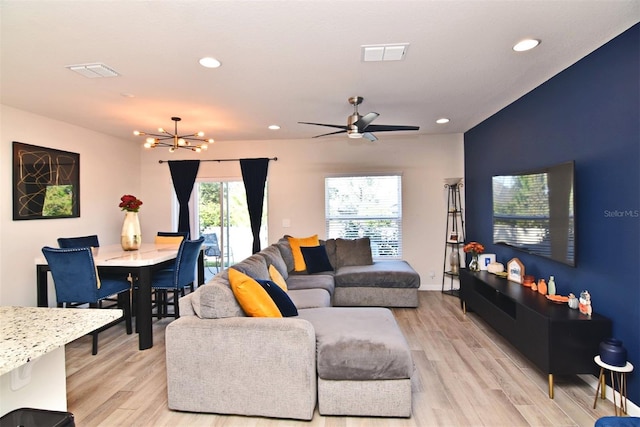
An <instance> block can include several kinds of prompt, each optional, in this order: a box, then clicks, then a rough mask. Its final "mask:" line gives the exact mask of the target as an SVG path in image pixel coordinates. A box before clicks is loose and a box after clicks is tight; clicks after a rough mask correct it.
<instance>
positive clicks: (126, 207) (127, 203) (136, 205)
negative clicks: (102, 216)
mask: <svg viewBox="0 0 640 427" xmlns="http://www.w3.org/2000/svg"><path fill="white" fill-rule="evenodd" d="M120 200H121V202H120V204H119V205H118V207H119V208H122V210H123V211H127V212H138V209H140V206H142V200H140V199H138V198H137V197H136V196H132V195H131V194H125V195H124V196H122V197H120Z"/></svg>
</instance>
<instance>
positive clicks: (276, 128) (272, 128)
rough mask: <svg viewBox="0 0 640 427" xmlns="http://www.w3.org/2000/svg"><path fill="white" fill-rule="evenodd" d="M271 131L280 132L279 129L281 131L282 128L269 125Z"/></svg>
mask: <svg viewBox="0 0 640 427" xmlns="http://www.w3.org/2000/svg"><path fill="white" fill-rule="evenodd" d="M269 129H271V130H278V129H280V126H278V125H269Z"/></svg>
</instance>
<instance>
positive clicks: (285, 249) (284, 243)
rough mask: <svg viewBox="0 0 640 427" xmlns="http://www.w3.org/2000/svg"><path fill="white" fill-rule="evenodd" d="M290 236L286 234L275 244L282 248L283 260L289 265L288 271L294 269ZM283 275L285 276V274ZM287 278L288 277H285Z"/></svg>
mask: <svg viewBox="0 0 640 427" xmlns="http://www.w3.org/2000/svg"><path fill="white" fill-rule="evenodd" d="M288 237H289V236H284V237H283V238H281V239H280V240H278V241H277V242H276V243H275V245H276V246H277V247H278V249H279V250H280V255H282V260H283V261H284V263H285V265H286V266H287V272H291V271H293V267H294V265H293V252H291V245H290V244H289V239H288ZM283 277H285V276H284V275H283ZM285 279H287V277H285Z"/></svg>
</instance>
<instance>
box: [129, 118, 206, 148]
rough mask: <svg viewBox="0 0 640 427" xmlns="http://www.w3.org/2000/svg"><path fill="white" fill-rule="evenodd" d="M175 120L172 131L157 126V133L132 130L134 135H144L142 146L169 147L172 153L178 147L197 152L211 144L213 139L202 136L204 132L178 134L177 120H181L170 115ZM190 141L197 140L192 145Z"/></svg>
mask: <svg viewBox="0 0 640 427" xmlns="http://www.w3.org/2000/svg"><path fill="white" fill-rule="evenodd" d="M171 120H173V121H174V122H175V127H174V131H173V133H169V132H167V131H166V130H164V129H163V128H158V132H159V133H147V132H140V131H137V130H134V131H133V134H134V135H136V136H140V135H142V136H146V137H147V139H146V141H145V143H144V148H156V147H169V152H171V153H173V152H174V151H176V150H177V149H178V148H186V149H188V150H191V151H195V152H197V153H199V152H201V151H202V150H206V149H207V148H208V146H209V145H208V144H213V139H211V138H210V139H205V138H203V136H204V132H198V133H194V134H191V135H178V122H179V121H180V120H182V119H181V118H180V117H171ZM192 142H198V144H196V145H194V144H192Z"/></svg>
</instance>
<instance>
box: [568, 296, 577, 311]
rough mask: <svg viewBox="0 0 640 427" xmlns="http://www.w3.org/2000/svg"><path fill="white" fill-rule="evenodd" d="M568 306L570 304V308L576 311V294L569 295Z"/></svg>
mask: <svg viewBox="0 0 640 427" xmlns="http://www.w3.org/2000/svg"><path fill="white" fill-rule="evenodd" d="M567 304H569V308H573V309H574V310H576V309H577V308H578V304H579V303H578V298H576V296H575V295H574V294H572V293H571V294H569V301H567Z"/></svg>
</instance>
